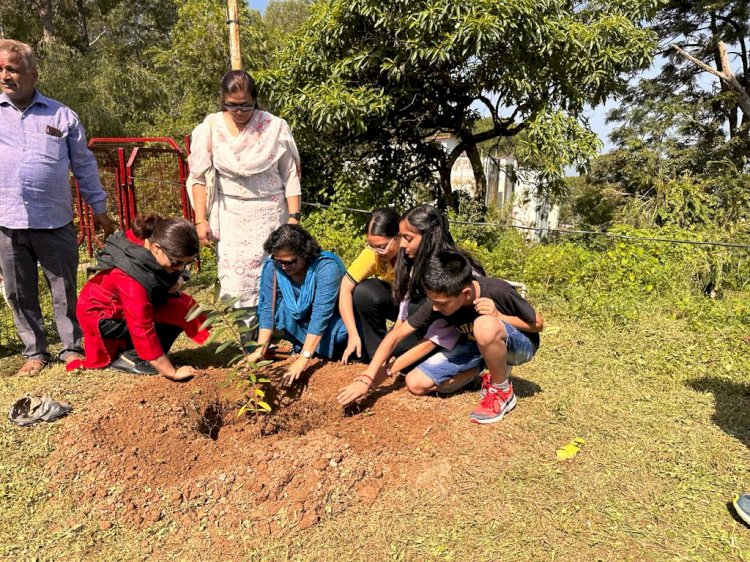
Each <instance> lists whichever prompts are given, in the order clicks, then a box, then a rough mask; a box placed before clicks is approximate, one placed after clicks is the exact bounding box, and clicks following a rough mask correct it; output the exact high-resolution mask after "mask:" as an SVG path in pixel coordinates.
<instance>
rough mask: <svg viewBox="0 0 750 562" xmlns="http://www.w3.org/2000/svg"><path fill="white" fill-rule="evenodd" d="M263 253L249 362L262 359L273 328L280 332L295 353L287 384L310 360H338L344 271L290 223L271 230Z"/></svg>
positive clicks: (336, 260) (333, 256) (343, 331)
mask: <svg viewBox="0 0 750 562" xmlns="http://www.w3.org/2000/svg"><path fill="white" fill-rule="evenodd" d="M263 249H264V250H265V251H266V253H268V254H269V257H268V258H266V259H265V261H264V262H263V269H262V271H261V274H260V298H259V301H258V323H259V327H260V332H259V334H258V343H259V344H260V346H261V347H259V348H258V349H256V350H255V351H254V352H253V353H252V354H251V356H250V359H251V360H253V361H259V360H261V359H262V358H263V357H264V356H265V354H266V352H267V350H268V345H269V344H270V343H271V336H272V334H273V330H274V328H275V329H277V330H280V331H283V332H284V337H286V338H287V339H289V340H290V341H291V342H292V344H293V346H294V350H295V351H296V352H298V353H299V357H298V358H297V360H296V361H295V362H294V363H292V365H291V366H290V367H289V369H288V371H287V374H286V377H285V378H284V382H285V384H287V385H289V384H291V383H293V382H294V381H295V380H296V379H297V378H298V377H299V376H300V375H301V374H302V373H303V372H304V370H305V368H306V367H307V365H308V363H309V361H310V359H311V358H312V356H313V355H315V354H317V355H319V356H321V357H326V358H328V359H338V358H339V357H340V356H341V354H342V352H343V350H344V349H345V348H346V342H347V333H346V327H345V326H344V323H343V322H342V320H341V317H340V316H339V313H338V294H339V287H340V285H341V279H342V277H343V276H344V274H345V273H346V268H345V267H344V264H343V263H342V261H341V259H340V258H339V257H338V256H337V255H336V254H332V253H331V252H324V251H322V250H321V248H320V245H319V244H318V242H317V241H316V240H315V239H314V238H313V237H312V236H310V234H309V233H308V232H307V231H306V230H305V229H304V228H302V227H301V226H299V225H296V224H285V225H282V226H280V227H279V228H277V229H276V230H275V231H273V232H272V233H271V235H270V236H269V237H268V239H267V240H266V241H265V243H264V244H263ZM274 292H275V298H274Z"/></svg>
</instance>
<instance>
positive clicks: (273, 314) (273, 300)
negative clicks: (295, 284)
mask: <svg viewBox="0 0 750 562" xmlns="http://www.w3.org/2000/svg"><path fill="white" fill-rule="evenodd" d="M275 319H276V267H275V266H274V268H273V294H272V295H271V335H272V336H273V324H274V320H275Z"/></svg>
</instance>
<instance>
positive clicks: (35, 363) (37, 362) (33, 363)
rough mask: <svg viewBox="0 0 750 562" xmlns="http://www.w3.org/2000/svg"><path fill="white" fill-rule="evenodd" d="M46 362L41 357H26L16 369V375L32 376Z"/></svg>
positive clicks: (44, 365)
mask: <svg viewBox="0 0 750 562" xmlns="http://www.w3.org/2000/svg"><path fill="white" fill-rule="evenodd" d="M48 364H49V361H45V360H43V359H27V360H26V362H25V363H24V364H23V365H21V368H20V369H18V371H16V376H19V377H33V376H35V375H38V374H39V372H40V371H41V370H42V369H44V368H45V367H46V366H47V365H48Z"/></svg>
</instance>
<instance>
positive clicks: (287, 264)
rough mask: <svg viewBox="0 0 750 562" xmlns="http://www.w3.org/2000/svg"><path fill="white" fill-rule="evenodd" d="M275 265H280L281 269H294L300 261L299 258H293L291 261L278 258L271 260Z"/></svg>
mask: <svg viewBox="0 0 750 562" xmlns="http://www.w3.org/2000/svg"><path fill="white" fill-rule="evenodd" d="M271 259H272V260H273V262H274V263H276V264H278V265H279V266H281V267H292V266H293V265H295V264H296V263H297V262H298V261H299V256H297V257H295V258H292V259H290V260H280V259H276V258H271Z"/></svg>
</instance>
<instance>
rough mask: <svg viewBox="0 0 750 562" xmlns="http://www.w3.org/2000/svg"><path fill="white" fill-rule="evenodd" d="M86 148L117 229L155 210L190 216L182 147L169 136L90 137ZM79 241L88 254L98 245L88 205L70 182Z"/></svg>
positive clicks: (100, 242)
mask: <svg viewBox="0 0 750 562" xmlns="http://www.w3.org/2000/svg"><path fill="white" fill-rule="evenodd" d="M89 148H90V149H91V151H92V152H93V153H94V155H95V156H96V160H97V163H98V164H99V175H100V177H101V179H102V185H103V186H104V190H105V191H106V192H107V195H108V198H109V199H108V203H109V209H108V210H109V212H111V213H113V214H114V215H116V216H117V221H118V224H119V227H120V228H121V229H127V228H130V226H131V225H132V222H133V219H134V218H135V216H136V214H138V213H141V214H148V213H158V214H160V215H162V216H179V215H182V216H183V217H185V218H186V219H189V220H193V217H194V215H193V210H192V208H191V207H190V203H189V200H188V197H187V191H186V189H185V181H186V179H187V175H188V167H187V160H186V158H187V155H186V152H185V150H183V149H182V148H180V146H179V145H178V144H177V142H175V140H174V139H172V138H169V137H124V138H92V139H91V140H90V141H89ZM75 188H76V189H75V191H76V196H75V201H76V213H77V216H78V219H79V220H78V232H79V234H78V241H79V244H82V243H83V242H84V241H85V243H86V247H87V251H88V254H89V256H92V255H93V252H94V249H95V248H94V247H95V246H96V247H101V246H102V240H101V239H99V238H98V237H97V235H96V232H95V229H94V224H93V214H92V210H91V207H90V206H89V205H86V204H85V203H84V202H83V201H82V198H81V195H80V193H79V191H78V185H77V183H76V186H75Z"/></svg>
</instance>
